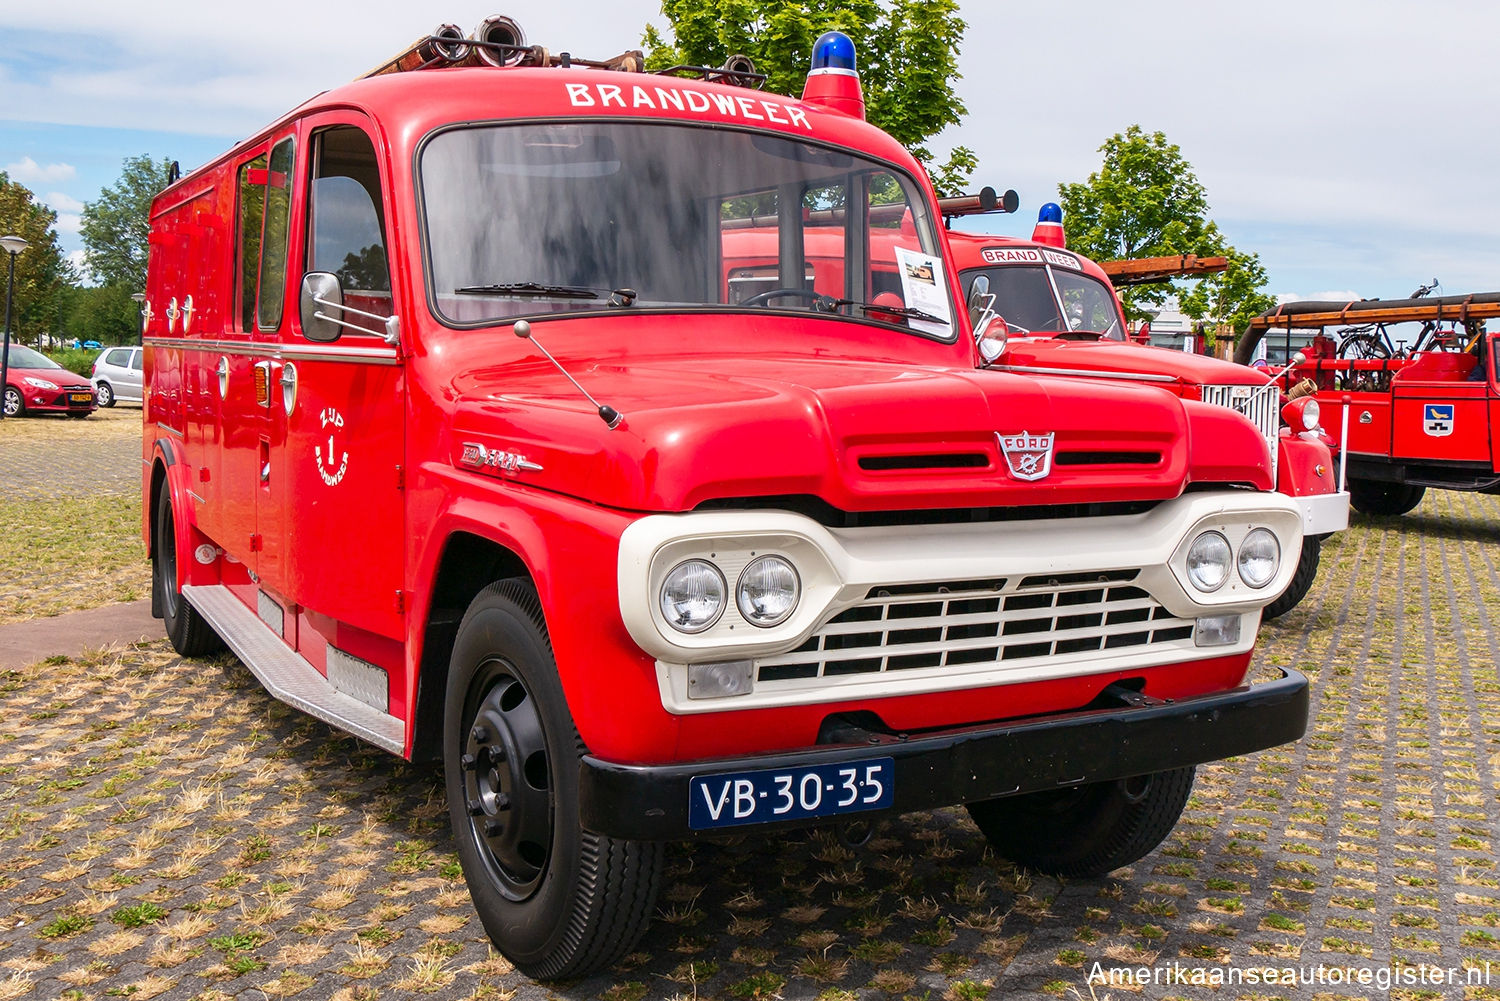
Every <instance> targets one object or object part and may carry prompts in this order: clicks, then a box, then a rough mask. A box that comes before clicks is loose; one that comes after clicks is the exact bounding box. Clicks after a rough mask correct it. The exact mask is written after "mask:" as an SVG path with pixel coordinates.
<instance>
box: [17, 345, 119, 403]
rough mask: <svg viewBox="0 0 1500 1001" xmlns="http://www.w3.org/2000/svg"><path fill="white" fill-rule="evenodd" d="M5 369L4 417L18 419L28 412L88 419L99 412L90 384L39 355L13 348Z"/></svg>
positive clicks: (92, 386) (91, 384) (28, 350)
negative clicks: (96, 411)
mask: <svg viewBox="0 0 1500 1001" xmlns="http://www.w3.org/2000/svg"><path fill="white" fill-rule="evenodd" d="M6 365H7V368H6V374H5V416H7V417H19V416H20V415H21V414H24V413H27V412H28V411H30V412H32V413H53V414H68V415H69V416H71V417H87V416H88V415H89V414H91V413H93V412H94V411H95V410H96V409H98V404H97V403H95V401H94V384H93V383H91V382H89V381H88V380H87V379H85V378H84V377H83V376H81V375H74V374H73V373H72V372H69V371H68V370H67V369H65V368H63V367H62V366H61V365H59V364H58V363H57V362H55V361H53V360H52V359H51V358H48V357H47V356H46V355H44V354H42V353H41V352H39V351H33V350H31V349H30V348H25V347H22V346H21V345H19V344H12V345H11V346H10V353H9V357H8V358H7V359H6Z"/></svg>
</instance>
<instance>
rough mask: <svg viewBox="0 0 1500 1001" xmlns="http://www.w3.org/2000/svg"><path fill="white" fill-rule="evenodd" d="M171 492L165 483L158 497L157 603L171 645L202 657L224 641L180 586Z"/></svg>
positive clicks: (154, 567) (154, 553)
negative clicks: (183, 593) (189, 601)
mask: <svg viewBox="0 0 1500 1001" xmlns="http://www.w3.org/2000/svg"><path fill="white" fill-rule="evenodd" d="M169 494H170V491H168V490H167V488H166V487H165V485H164V486H163V487H162V490H161V493H160V494H159V495H158V497H157V500H156V545H155V546H154V547H153V549H152V553H151V587H152V589H153V590H154V591H155V595H154V598H155V601H154V606H155V607H156V608H159V609H161V619H162V625H164V626H166V628H167V639H169V640H171V641H172V649H173V650H176V651H177V652H178V653H180V654H182V655H183V656H184V657H202V656H204V655H205V654H210V653H214V652H215V651H217V650H219V649H220V648H221V647H223V645H224V641H223V640H222V639H220V638H219V634H218V633H216V632H214V629H213V626H210V625H209V624H208V620H207V619H205V618H204V617H203V616H202V615H200V614H199V612H198V610H197V609H196V608H194V607H193V606H192V605H191V604H189V603H188V600H187V599H186V598H184V597H183V596H182V591H181V590H179V589H178V587H177V529H176V523H175V521H174V519H173V517H172V498H171V497H170V496H169Z"/></svg>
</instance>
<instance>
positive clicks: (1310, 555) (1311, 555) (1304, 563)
mask: <svg viewBox="0 0 1500 1001" xmlns="http://www.w3.org/2000/svg"><path fill="white" fill-rule="evenodd" d="M1322 555H1323V542H1322V540H1321V539H1319V538H1318V537H1317V536H1314V535H1304V536H1303V537H1302V555H1301V557H1299V558H1298V560H1297V571H1296V572H1295V573H1293V574H1292V582H1291V583H1290V584H1288V585H1287V586H1286V590H1285V591H1282V592H1281V596H1280V597H1278V598H1277V599H1276V600H1275V601H1273V602H1271V603H1270V604H1269V605H1267V606H1266V610H1265V612H1263V613H1262V615H1261V617H1262V618H1265V619H1274V618H1276V617H1277V616H1281V615H1285V614H1286V613H1287V612H1290V611H1291V610H1292V609H1294V608H1296V607H1297V605H1298V604H1299V603H1300V602H1301V601H1302V599H1303V598H1305V597H1307V592H1308V591H1309V590H1311V589H1312V585H1313V578H1314V577H1316V576H1317V575H1318V560H1319V559H1321V558H1322Z"/></svg>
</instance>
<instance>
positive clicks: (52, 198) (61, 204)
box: [42, 191, 83, 213]
mask: <svg viewBox="0 0 1500 1001" xmlns="http://www.w3.org/2000/svg"><path fill="white" fill-rule="evenodd" d="M42 201H43V202H45V203H46V204H47V207H48V208H51V209H56V210H57V211H58V212H74V213H77V212H82V211H83V202H80V201H79V200H78V199H76V198H74V197H73V196H72V195H65V194H63V193H62V192H61V191H49V192H47V197H46V198H43V199H42Z"/></svg>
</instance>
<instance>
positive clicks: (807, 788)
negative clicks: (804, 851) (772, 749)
mask: <svg viewBox="0 0 1500 1001" xmlns="http://www.w3.org/2000/svg"><path fill="white" fill-rule="evenodd" d="M895 792H896V763H895V761H894V759H891V758H868V759H865V760H863V761H845V762H840V763H838V764H831V765H805V766H803V767H801V768H766V769H762V770H760V771H753V772H721V773H719V774H717V775H695V776H693V778H692V779H691V781H689V783H688V827H689V828H691V829H692V830H695V831H703V830H709V829H711V828H715V827H739V826H741V825H744V824H766V823H770V822H772V821H778V820H806V819H808V818H810V817H832V816H837V815H839V814H845V813H860V812H862V811H865V810H880V809H884V808H885V807H888V806H890V805H891V804H892V803H893V802H894V801H895Z"/></svg>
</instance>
